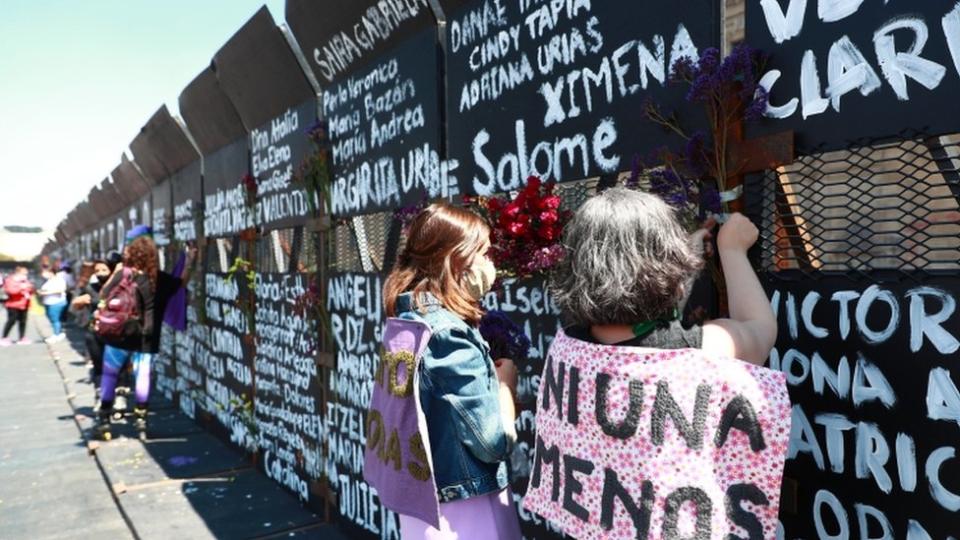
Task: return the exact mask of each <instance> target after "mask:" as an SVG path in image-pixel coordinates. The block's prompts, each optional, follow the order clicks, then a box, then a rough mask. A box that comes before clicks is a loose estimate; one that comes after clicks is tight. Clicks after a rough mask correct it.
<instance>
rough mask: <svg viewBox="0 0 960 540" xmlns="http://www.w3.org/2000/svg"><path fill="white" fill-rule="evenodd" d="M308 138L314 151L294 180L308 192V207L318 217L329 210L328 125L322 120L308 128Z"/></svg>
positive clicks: (305, 160)
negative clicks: (323, 211) (321, 212)
mask: <svg viewBox="0 0 960 540" xmlns="http://www.w3.org/2000/svg"><path fill="white" fill-rule="evenodd" d="M307 137H309V138H310V141H311V142H312V143H313V146H314V151H313V153H312V154H310V155H309V156H307V158H306V159H304V161H303V163H302V164H301V165H300V170H299V171H298V173H297V175H296V176H295V177H294V178H295V180H296V181H297V182H298V183H300V184H301V185H302V186H303V189H304V191H306V192H307V205H308V206H309V208H310V212H311V214H313V215H314V216H318V215H320V211H321V210H322V209H325V208H329V207H328V198H329V192H330V182H331V170H330V144H329V143H330V139H329V137H328V134H327V126H326V123H325V122H324V121H322V120H320V121H317V123H315V124H313V125H312V126H310V127H309V128H307Z"/></svg>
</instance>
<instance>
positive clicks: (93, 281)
mask: <svg viewBox="0 0 960 540" xmlns="http://www.w3.org/2000/svg"><path fill="white" fill-rule="evenodd" d="M111 261H112V262H111ZM119 262H120V254H119V253H117V252H115V251H114V252H111V254H110V255H108V256H107V260H106V261H100V260H98V261H94V262H93V273H92V274H91V275H90V278H89V280H87V282H86V283H85V284H82V286H81V287H80V295H79V296H77V297H76V298H74V299H73V301H72V302H71V303H70V307H71V308H72V309H74V310H75V311H78V312H84V313H86V315H87V317H85V318H84V320H85V321H86V323H85V325H84V326H85V328H84V329H85V332H84V335H83V341H84V344H85V345H86V348H87V355H88V356H89V357H90V361H91V362H92V363H93V375H92V377H91V378H92V379H93V385H94V387H95V388H96V389H97V391H98V392H99V390H100V377H101V376H102V375H103V347H104V343H103V340H102V339H100V337H99V336H97V335H96V333H95V332H94V331H93V312H94V311H96V309H97V304H98V303H99V302H100V291H101V290H102V289H103V286H104V285H106V283H107V280H108V279H110V275H111V274H112V273H113V270H114V269H115V268H116V266H117V264H119Z"/></svg>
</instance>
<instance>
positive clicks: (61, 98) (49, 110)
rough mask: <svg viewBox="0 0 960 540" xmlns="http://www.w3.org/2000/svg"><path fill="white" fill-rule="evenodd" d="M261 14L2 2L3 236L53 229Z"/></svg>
mask: <svg viewBox="0 0 960 540" xmlns="http://www.w3.org/2000/svg"><path fill="white" fill-rule="evenodd" d="M264 4H266V5H267V6H268V7H269V8H270V11H271V13H272V14H273V17H274V20H276V21H277V22H282V21H283V6H284V0H268V1H266V2H264V1H263V0H162V1H154V0H2V2H0V225H11V224H22V225H32V226H43V227H54V226H56V224H57V223H59V222H60V220H61V219H62V218H63V217H64V216H65V215H66V213H67V212H68V211H70V210H71V209H72V208H73V207H74V206H75V205H76V204H77V203H78V202H79V201H80V200H82V199H83V198H84V197H85V196H86V194H87V193H88V192H89V190H90V188H91V187H92V186H93V185H95V184H97V183H98V182H100V181H101V180H102V179H103V178H105V177H106V176H107V175H108V174H109V173H110V171H112V170H113V168H114V167H115V166H116V165H117V164H118V163H120V154H121V153H122V152H124V151H125V150H126V149H127V146H128V145H129V144H130V141H131V140H133V137H134V136H135V135H136V134H137V133H138V132H139V130H140V127H141V126H142V125H143V124H144V123H145V122H146V121H147V119H148V118H149V117H150V115H151V114H153V112H154V111H156V109H157V108H158V107H160V105H161V104H163V103H166V104H167V106H168V107H170V108H171V110H172V111H174V112H176V109H177V107H176V103H177V96H179V95H180V91H181V90H182V89H183V87H184V86H186V85H187V83H189V82H190V81H191V80H192V79H193V78H194V77H195V76H196V75H197V74H198V73H199V72H200V71H201V70H203V69H204V68H205V67H206V66H207V65H208V64H209V63H210V59H211V58H212V57H213V54H214V53H215V52H216V51H217V49H219V48H220V46H221V45H223V43H224V42H226V40H227V39H229V38H230V36H231V35H233V33H234V32H236V31H237V29H239V28H240V26H242V25H243V23H244V22H245V21H246V20H247V19H248V18H249V17H250V16H251V15H253V14H254V13H255V12H256V10H257V9H259V8H260V6H262V5H264Z"/></svg>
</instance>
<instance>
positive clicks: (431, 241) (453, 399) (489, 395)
mask: <svg viewBox="0 0 960 540" xmlns="http://www.w3.org/2000/svg"><path fill="white" fill-rule="evenodd" d="M489 249H490V229H489V227H488V226H487V224H486V223H485V222H484V221H483V220H482V219H481V218H480V217H479V216H477V215H476V214H473V213H472V212H469V211H467V210H464V209H461V208H457V207H453V206H451V205H448V204H443V203H440V204H433V205H431V206H430V207H428V208H427V209H426V210H424V211H423V212H421V213H420V214H419V215H418V216H417V217H416V218H415V219H414V220H413V222H412V224H411V225H410V229H409V233H408V235H407V242H406V246H405V248H404V250H403V252H402V253H401V254H400V257H399V261H398V264H397V267H396V269H395V270H394V271H393V272H392V273H391V274H390V276H389V277H388V278H387V281H386V283H385V285H384V302H385V304H386V306H385V307H386V313H387V316H388V317H398V318H401V319H410V320H417V321H421V322H424V323H426V324H427V325H429V326H430V330H431V338H430V341H429V343H428V345H427V348H426V351H425V352H424V353H423V355H422V358H421V368H420V369H421V372H420V373H421V375H420V383H419V384H420V387H419V390H420V392H419V395H420V406H421V408H422V409H423V413H424V415H425V417H426V421H427V430H428V434H429V438H430V453H431V457H432V463H433V468H434V471H433V472H434V477H435V480H436V484H437V492H438V493H437V494H438V497H439V500H440V503H441V504H440V518H441V519H440V528H439V529H437V528H435V527H433V526H431V525H428V524H427V523H425V522H423V521H421V520H419V519H417V518H415V517H412V516H406V515H402V514H401V516H400V525H401V535H402V537H403V538H404V539H412V538H416V539H420V538H430V539H434V538H438V539H443V538H458V539H460V540H465V539H467V540H469V539H471V538H478V539H479V538H483V539H489V538H500V539H511V540H513V539H519V538H520V537H521V535H520V526H519V522H518V520H517V515H516V512H515V510H514V508H513V503H512V500H511V499H512V497H511V493H510V490H509V488H508V478H507V464H506V460H507V456H508V453H509V451H510V448H511V446H512V444H513V442H514V441H515V439H516V431H515V429H514V420H515V418H516V412H515V410H514V395H515V393H516V384H517V370H516V366H515V365H514V363H513V361H512V360H510V359H498V360H497V361H496V362H495V361H494V359H492V358H491V357H490V347H489V346H488V345H487V343H486V341H484V339H483V337H482V336H481V335H480V332H479V330H478V329H477V324H478V323H479V321H480V318H481V316H482V315H483V311H482V310H481V308H480V299H481V298H483V296H484V295H485V294H486V293H487V292H488V291H489V290H490V287H491V286H492V285H493V282H494V280H495V279H496V268H495V267H494V266H493V262H492V261H491V260H490V258H489V255H488V251H489Z"/></svg>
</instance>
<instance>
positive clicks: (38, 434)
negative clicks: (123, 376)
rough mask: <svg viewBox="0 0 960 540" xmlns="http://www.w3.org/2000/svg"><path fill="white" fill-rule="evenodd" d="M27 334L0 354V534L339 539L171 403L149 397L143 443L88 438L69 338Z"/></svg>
mask: <svg viewBox="0 0 960 540" xmlns="http://www.w3.org/2000/svg"><path fill="white" fill-rule="evenodd" d="M4 320H5V314H2V315H0V325H2V323H3V322H4ZM28 327H29V328H28V333H29V337H30V338H32V339H34V340H36V343H35V344H33V345H23V346H12V347H7V348H0V411H2V412H0V538H2V539H4V540H6V539H20V538H23V539H31V540H32V539H47V538H50V539H52V538H57V539H60V538H96V539H98V540H105V539H110V540H114V539H122V538H143V539H153V538H178V539H180V538H324V539H331V540H334V539H342V538H343V537H342V536H341V535H340V534H339V533H337V532H336V531H335V530H333V529H332V528H330V527H329V526H327V525H324V524H322V523H321V519H320V518H319V517H318V516H316V515H315V514H313V513H312V512H309V511H307V510H305V509H304V508H303V507H302V506H301V505H300V504H299V503H298V501H297V500H296V499H295V498H293V497H291V496H290V495H289V494H288V493H287V492H285V491H284V490H283V489H281V488H280V487H279V486H277V485H276V484H275V483H274V482H272V481H270V480H269V479H267V478H266V477H265V476H264V475H262V474H261V473H259V472H257V471H256V470H255V469H254V468H253V467H252V466H251V464H250V461H249V459H247V458H245V457H244V456H243V455H241V454H239V453H238V452H236V451H234V450H232V449H231V448H230V447H228V446H226V445H225V444H223V443H222V442H221V441H220V440H219V439H217V438H216V437H214V436H212V435H210V434H208V433H206V432H205V431H203V430H202V429H200V428H199V427H198V426H197V425H196V424H194V423H193V422H192V421H191V420H190V419H189V418H186V417H185V416H183V415H182V414H180V413H179V411H177V410H175V409H174V408H173V406H172V404H171V403H168V402H164V401H162V400H156V399H153V398H151V412H150V419H149V422H148V426H149V427H148V433H147V434H148V438H147V440H146V441H140V440H139V439H138V438H137V437H136V435H135V432H134V431H133V429H132V428H130V427H129V426H125V425H119V426H116V429H115V430H114V433H115V437H116V438H115V439H114V440H112V441H110V442H108V443H103V442H94V441H91V440H90V428H91V427H92V424H93V421H92V420H93V405H94V390H93V386H92V384H90V380H89V375H88V371H87V368H86V362H85V360H84V358H83V357H82V356H81V355H80V354H79V353H78V350H82V346H81V344H80V342H79V338H80V335H79V333H78V332H77V331H75V330H74V331H72V332H70V334H71V335H72V337H73V338H74V340H75V341H74V342H73V343H71V342H69V341H67V342H63V343H58V344H55V345H49V346H48V345H46V344H44V343H43V342H42V341H41V340H40V338H41V336H40V334H44V335H46V334H49V325H48V324H47V322H46V320H43V317H42V315H41V314H38V313H31V322H30V323H29V324H28ZM14 332H16V330H14Z"/></svg>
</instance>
